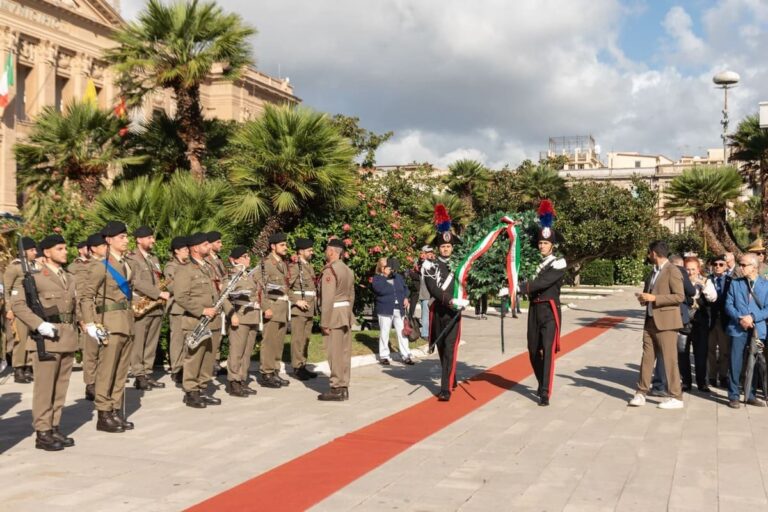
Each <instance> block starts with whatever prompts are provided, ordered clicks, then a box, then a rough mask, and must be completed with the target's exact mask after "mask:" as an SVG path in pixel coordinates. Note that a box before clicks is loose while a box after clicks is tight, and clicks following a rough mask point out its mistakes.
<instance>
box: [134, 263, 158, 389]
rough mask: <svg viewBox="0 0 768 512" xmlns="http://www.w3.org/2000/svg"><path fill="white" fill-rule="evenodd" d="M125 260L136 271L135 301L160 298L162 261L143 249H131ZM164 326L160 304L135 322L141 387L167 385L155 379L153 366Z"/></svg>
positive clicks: (136, 365) (136, 366)
mask: <svg viewBox="0 0 768 512" xmlns="http://www.w3.org/2000/svg"><path fill="white" fill-rule="evenodd" d="M125 260H126V261H127V262H128V264H129V265H130V266H131V271H132V274H133V287H134V292H135V295H136V296H135V297H134V298H133V300H134V302H135V301H138V300H141V298H142V297H146V298H148V299H150V300H157V299H159V298H160V292H161V290H160V288H159V285H160V279H161V277H162V275H163V274H162V270H161V268H160V260H158V258H157V256H155V255H154V254H145V253H144V252H142V251H141V250H140V249H136V250H135V251H131V252H129V253H128V254H127V255H126V256H125ZM162 325H163V307H162V304H158V305H157V306H155V307H154V308H152V309H150V310H149V311H148V312H147V313H145V314H144V315H142V316H141V317H139V318H137V319H136V320H135V322H134V338H133V351H132V353H131V371H132V373H133V375H134V377H136V382H135V386H136V388H138V389H145V390H146V389H151V388H155V387H165V384H162V383H159V382H157V381H156V380H154V379H153V378H152V369H153V367H154V363H155V355H156V353H157V343H158V341H159V340H160V328H161V327H162Z"/></svg>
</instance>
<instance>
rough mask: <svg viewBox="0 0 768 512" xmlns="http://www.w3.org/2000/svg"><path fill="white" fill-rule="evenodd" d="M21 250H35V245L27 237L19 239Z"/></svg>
mask: <svg viewBox="0 0 768 512" xmlns="http://www.w3.org/2000/svg"><path fill="white" fill-rule="evenodd" d="M21 248H22V249H24V250H25V251H28V250H30V249H37V243H36V242H35V241H34V240H33V239H31V238H29V237H28V236H23V237H21Z"/></svg>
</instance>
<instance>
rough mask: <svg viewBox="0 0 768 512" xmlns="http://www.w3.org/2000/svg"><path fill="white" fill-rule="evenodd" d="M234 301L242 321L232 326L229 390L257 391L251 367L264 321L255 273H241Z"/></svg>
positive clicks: (238, 393)
mask: <svg viewBox="0 0 768 512" xmlns="http://www.w3.org/2000/svg"><path fill="white" fill-rule="evenodd" d="M238 257H239V256H238ZM230 301H231V302H232V306H233V308H234V313H235V314H237V318H238V320H239V324H238V326H237V327H230V328H229V359H228V360H227V381H228V387H229V393H230V394H231V395H233V396H247V395H248V394H252V393H255V392H256V391H255V390H251V389H249V388H248V369H249V368H250V366H251V354H253V347H254V345H255V344H256V334H257V333H258V329H259V324H261V322H262V316H261V305H260V304H259V301H258V285H257V284H256V282H255V281H254V279H253V276H249V275H247V274H244V275H243V276H242V277H240V279H239V281H238V282H237V285H235V289H234V290H233V293H232V294H230Z"/></svg>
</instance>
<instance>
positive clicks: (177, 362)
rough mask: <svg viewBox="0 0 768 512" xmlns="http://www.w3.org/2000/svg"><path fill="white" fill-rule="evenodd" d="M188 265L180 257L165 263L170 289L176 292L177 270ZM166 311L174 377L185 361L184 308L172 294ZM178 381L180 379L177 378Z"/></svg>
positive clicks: (164, 272)
mask: <svg viewBox="0 0 768 512" xmlns="http://www.w3.org/2000/svg"><path fill="white" fill-rule="evenodd" d="M184 265H187V263H182V262H180V261H179V260H178V259H176V258H173V259H172V260H171V261H169V262H168V263H167V264H166V265H165V270H164V271H163V274H164V276H165V282H166V283H167V288H168V291H169V292H170V293H171V294H173V293H174V279H175V277H176V271H177V270H179V268H180V267H182V266H184ZM165 309H166V312H167V313H168V323H169V324H170V330H171V334H170V339H169V342H168V352H169V357H170V366H171V375H173V376H174V377H175V376H177V375H179V372H180V371H181V368H182V364H183V362H184V332H183V330H182V328H181V320H182V318H183V316H184V309H183V308H182V307H181V306H179V304H178V303H177V302H176V298H175V297H174V296H171V300H169V301H168V304H166V307H165ZM175 380H176V381H177V382H178V379H175Z"/></svg>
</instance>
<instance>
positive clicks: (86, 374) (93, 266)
mask: <svg viewBox="0 0 768 512" xmlns="http://www.w3.org/2000/svg"><path fill="white" fill-rule="evenodd" d="M86 245H87V247H88V264H87V265H86V266H85V267H82V268H81V267H78V268H77V273H74V279H75V291H76V292H77V296H78V297H81V296H82V295H83V293H84V287H85V283H86V281H87V280H88V277H89V276H90V275H91V273H92V272H97V273H98V272H103V271H104V270H103V269H104V258H106V257H107V249H108V246H107V241H106V240H104V237H103V236H101V233H94V234H92V235H90V236H89V237H88V239H87V240H86ZM70 267H71V265H70ZM79 307H80V306H79V304H78V313H77V314H78V320H79V322H78V323H79V325H80V329H81V331H82V350H83V382H84V383H85V399H86V400H90V401H91V402H93V401H94V400H95V399H96V368H97V367H98V364H99V355H100V354H101V348H102V343H101V342H100V341H99V340H98V339H96V338H92V337H91V336H90V335H89V334H88V332H87V331H86V328H85V322H84V321H83V315H82V311H81V310H80V309H79Z"/></svg>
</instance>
